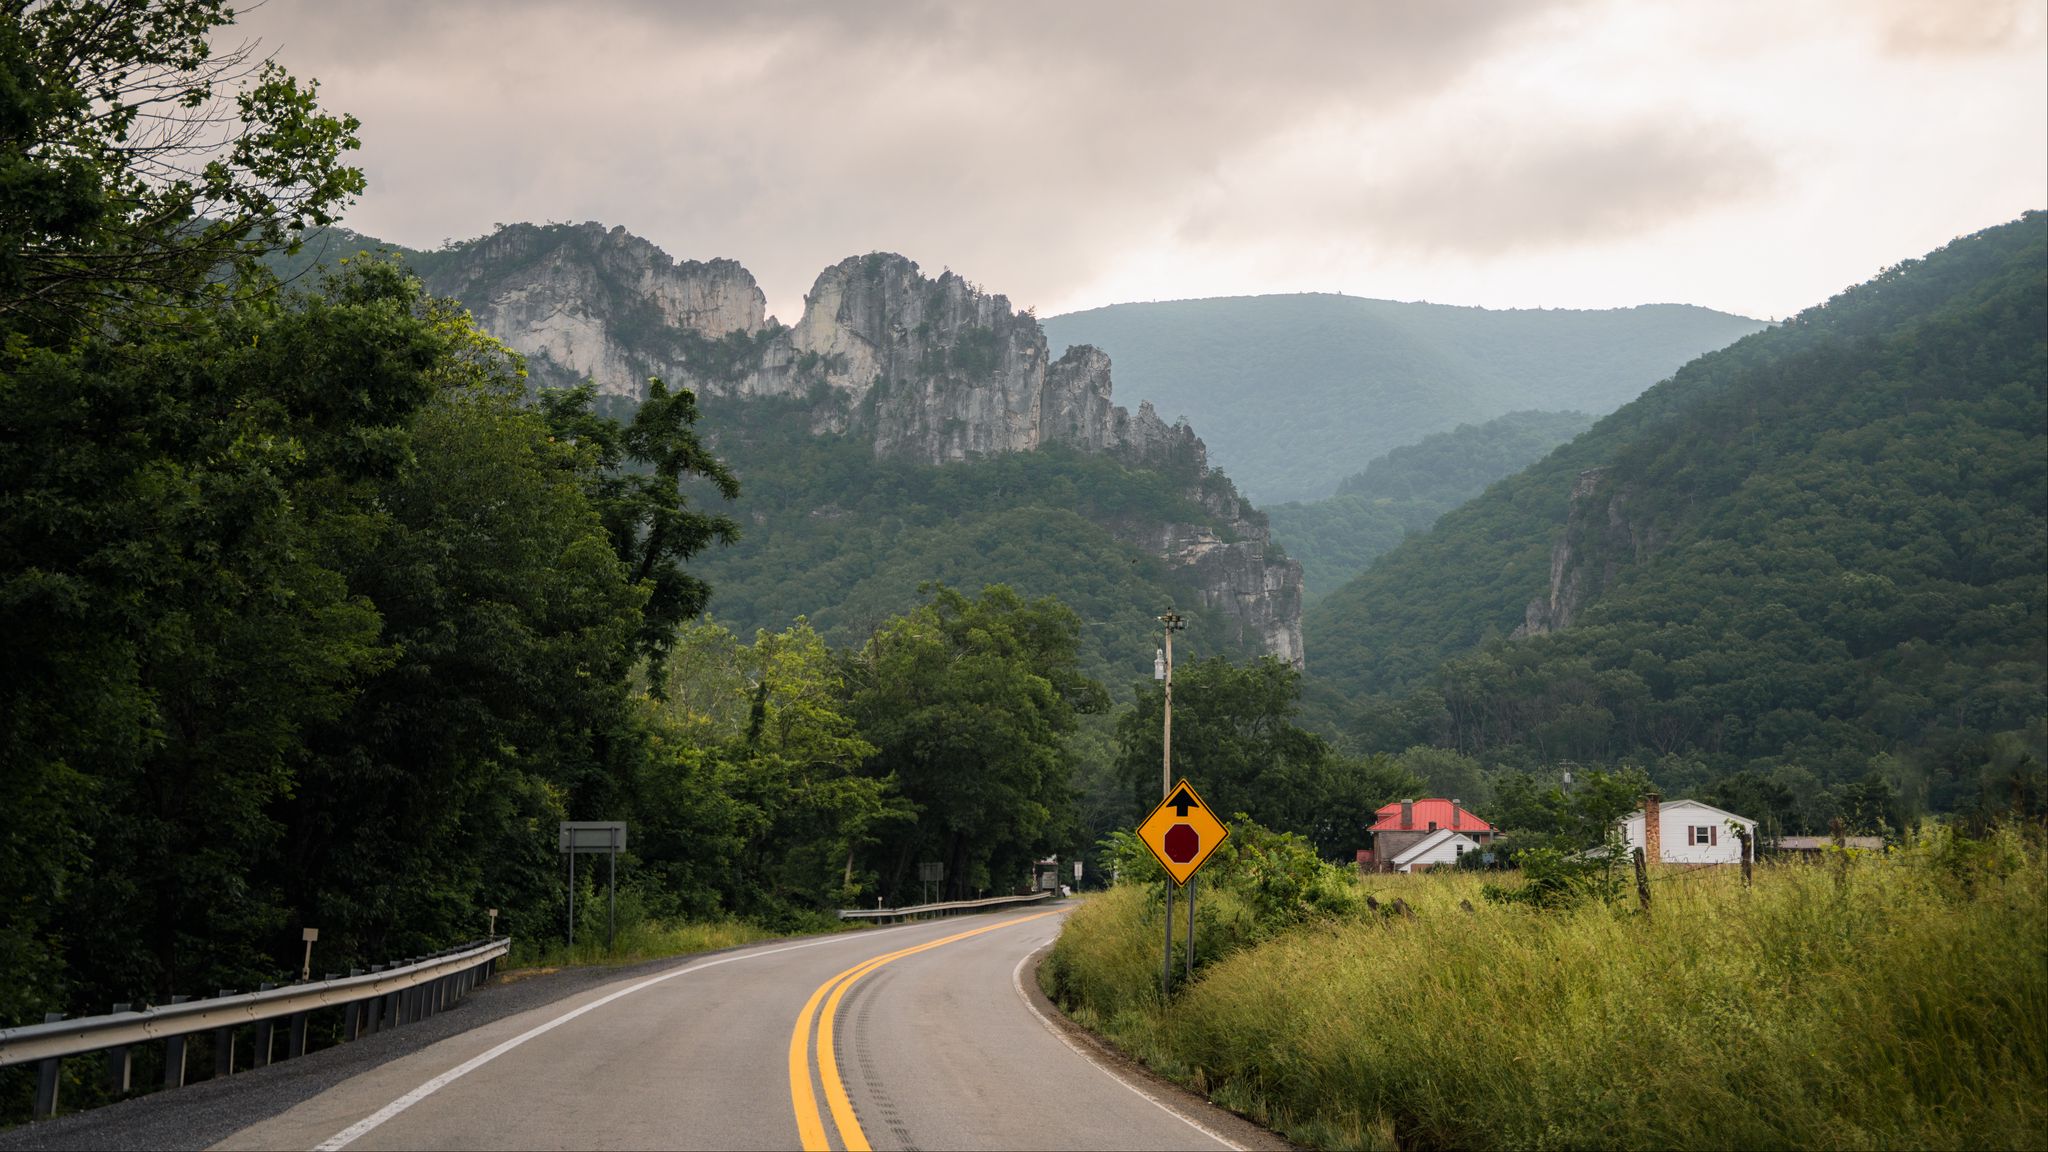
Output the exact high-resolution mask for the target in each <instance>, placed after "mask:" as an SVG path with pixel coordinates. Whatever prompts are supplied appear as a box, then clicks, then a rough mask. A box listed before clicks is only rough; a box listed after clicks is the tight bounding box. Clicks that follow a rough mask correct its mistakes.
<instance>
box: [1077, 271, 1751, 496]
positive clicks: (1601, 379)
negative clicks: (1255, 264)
mask: <svg viewBox="0 0 2048 1152" xmlns="http://www.w3.org/2000/svg"><path fill="white" fill-rule="evenodd" d="M1042 323H1043V325H1044V328H1045V332H1046V336H1047V338H1048V340H1050V342H1051V346H1052V347H1053V348H1054V349H1060V348H1063V347H1065V346H1067V345H1069V344H1092V345H1094V346H1096V347H1098V348H1101V349H1102V350H1103V351H1105V352H1107V353H1109V355H1110V358H1111V359H1112V360H1113V361H1114V362H1115V364H1116V372H1117V382H1118V386H1119V387H1120V388H1122V389H1123V394H1124V395H1125V396H1128V397H1133V398H1142V399H1146V400H1150V401H1151V402H1152V403H1153V404H1154V405H1156V406H1157V407H1158V408H1159V410H1160V411H1161V412H1162V413H1166V414H1168V415H1176V414H1177V415H1185V416H1186V417H1187V418H1188V419H1189V420H1190V421H1191V422H1193V423H1195V424H1196V425H1197V426H1199V427H1200V428H1202V429H1203V432H1204V435H1205V437H1206V438H1207V439H1208V441H1209V442H1210V445H1211V451H1212V453H1213V454H1214V457H1215V460H1216V462H1217V464H1218V465H1219V466H1221V467H1222V468H1223V469H1224V470H1225V471H1227V472H1229V473H1230V475H1231V477H1232V478H1233V479H1234V480H1236V481H1237V483H1238V484H1239V486H1240V487H1242V488H1243V489H1244V490H1245V492H1246V493H1247V494H1249V495H1252V496H1253V497H1254V498H1255V499H1258V500H1261V501H1280V500H1312V499H1317V498H1320V497H1323V496H1327V495H1330V494H1331V493H1332V492H1333V491H1334V490H1335V488H1336V485H1337V483H1338V481H1339V480H1341V479H1343V478H1344V477H1346V476H1349V475H1351V474H1352V473H1354V472H1357V471H1358V470H1359V469H1360V468H1362V467H1364V466H1365V464H1366V462H1367V461H1370V460H1372V459H1374V458H1375V457H1378V456H1381V455H1383V454H1385V453H1386V452H1388V451H1391V450H1392V449H1394V448H1397V447H1399V446H1401V445H1403V444H1412V443H1414V442H1415V441H1418V440H1420V439H1422V438H1423V437H1424V436H1427V435H1429V434H1431V433H1433V432H1442V431H1447V430H1449V429H1451V428H1454V427H1456V426H1457V425H1458V424H1461V423H1467V422H1473V421H1484V420H1490V419H1492V418H1494V417H1496V416H1500V415H1503V414H1505V413H1507V412H1511V411H1517V410H1523V409H1532V408H1537V409H1575V410H1578V411H1584V412H1591V413H1594V414H1596V415H1597V414H1600V413H1604V412H1607V411H1610V410H1612V409H1613V408H1614V407H1615V406H1616V405H1618V404H1621V403H1623V402H1625V401H1627V400H1630V399H1633V398H1634V397H1635V396H1637V395H1638V394H1640V393H1641V392H1642V390H1643V389H1645V388H1647V387H1649V386H1650V385H1651V384H1654V383H1656V382H1657V381H1659V380H1661V379H1663V378H1665V377H1666V376H1669V375H1670V374H1671V372H1672V371H1673V370H1674V369H1676V368H1677V367H1678V366H1679V365H1680V364H1683V363H1685V362H1686V361H1687V360H1690V359H1692V358H1693V357H1695V356H1697V355H1699V354H1700V353H1702V352H1705V351H1708V350H1710V349H1713V348H1719V347H1722V346H1724V345H1726V344H1728V343H1729V342H1730V341H1733V340H1735V339H1738V338H1739V337H1741V336H1744V335H1746V334H1748V333H1750V332H1753V331H1755V330H1756V329H1758V328H1759V327H1761V326H1762V325H1761V324H1760V323H1759V322H1758V321H1755V320H1750V319H1746V318H1744V317H1740V316H1731V315H1728V314H1726V313H1722V312H1715V311H1712V310H1710V309H1706V308H1696V307H1692V306H1689V305H1679V304H1653V305H1643V306H1641V307H1636V308H1625V309H1613V310H1606V311H1547V310H1521V311H1490V310H1487V309H1484V308H1460V307H1452V306H1448V305H1440V304H1420V303H1400V302H1395V301H1388V300H1367V299H1361V298H1358V297H1352V296H1333V295H1322V294H1303V295H1291V296H1237V297H1224V298H1218V299H1210V300H1179V301H1170V302H1164V303H1153V304H1117V305H1112V306H1110V307H1107V308H1096V309H1092V310H1089V311H1085V312H1074V313H1069V314H1067V315H1064V316H1054V317H1052V318H1050V319H1048V320H1045V321H1043V322H1042Z"/></svg>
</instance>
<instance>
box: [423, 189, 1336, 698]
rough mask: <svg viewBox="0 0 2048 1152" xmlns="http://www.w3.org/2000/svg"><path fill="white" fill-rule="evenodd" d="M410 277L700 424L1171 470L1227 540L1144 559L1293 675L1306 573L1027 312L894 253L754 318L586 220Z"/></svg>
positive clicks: (1207, 540)
mask: <svg viewBox="0 0 2048 1152" xmlns="http://www.w3.org/2000/svg"><path fill="white" fill-rule="evenodd" d="M424 274H425V279H426V281H427V284H428V287H429V288H431V289H433V290H434V291H436V292H439V293H442V294H445V295H450V296H454V297H455V298H456V299H458V300H461V301H462V302H463V303H464V304H465V305H466V306H468V307H469V309H470V310H471V312H472V313H474V314H475V316H476V318H477V320H478V322H479V323H480V324H481V325H482V326H483V327H484V328H485V329H486V330H487V331H489V332H491V333H492V334H493V335H495V336H497V337H498V338H499V339H500V340H503V341H504V342H505V343H506V344H507V345H509V346H511V347H512V348H513V349H515V350H516V351H518V352H520V353H522V354H524V355H525V356H526V357H528V359H529V362H530V364H531V365H532V370H533V371H534V372H535V374H536V375H537V376H539V377H540V378H541V380H542V381H543V382H545V383H565V382H573V381H579V380H583V379H589V380H591V381H593V382H594V383H595V384H596V387H597V390H598V391H599V393H600V394H602V395H607V396H615V397H620V398H624V399H635V400H637V399H638V398H639V397H640V396H642V395H644V394H645V390H646V382H647V378H648V377H650V376H659V377H662V378H663V379H665V380H668V381H669V382H671V383H676V384H683V385H687V386H689V387H691V388H692V389H694V390H696V392H697V393H698V395H699V396H700V397H701V398H703V400H704V401H705V405H706V407H707V408H708V409H710V410H712V411H714V412H715V411H716V408H717V406H718V405H719V404H720V403H730V402H738V401H741V400H745V399H749V398H760V397H780V398H785V399H795V400H798V401H800V402H804V403H806V404H808V405H809V406H810V407H809V411H810V423H811V427H812V429H813V430H814V431H815V432H818V433H821V434H826V433H831V434H845V435H850V436H856V437H860V438H863V439H866V440H868V441H869V442H870V443H872V445H873V446H874V450H875V452H876V453H877V454H881V455H888V456H896V457H903V458H908V459H913V460H918V461H921V462H925V463H931V464H944V463H950V462H956V461H964V460H968V459H971V458H973V457H976V456H987V455H992V454H997V453H1004V452H1028V451H1032V450H1034V449H1037V448H1040V447H1043V446H1047V445H1055V444H1058V445H1068V446H1071V447H1075V448H1078V449H1081V450H1083V451H1089V452H1106V453H1113V454H1116V455H1117V456H1119V457H1121V458H1123V459H1125V460H1127V461H1128V462H1130V463H1132V464H1138V465H1145V466H1151V467H1162V468H1169V469H1172V470H1173V471H1175V472H1176V473H1177V474H1178V473H1180V472H1183V471H1184V472H1185V474H1186V475H1188V476H1190V477H1193V478H1194V482H1195V484H1196V485H1197V487H1198V488H1199V489H1200V493H1199V497H1198V500H1199V502H1200V503H1201V504H1202V506H1203V507H1204V508H1205V509H1206V510H1208V511H1210V512H1211V513H1212V514H1213V515H1215V516H1216V517H1217V518H1218V520H1219V521H1220V522H1222V524H1224V525H1225V526H1226V528H1225V530H1224V531H1221V532H1219V531H1217V530H1216V529H1215V528H1212V527H1206V526H1192V525H1175V524H1167V525H1154V526H1150V531H1149V532H1148V533H1145V535H1146V536H1147V537H1148V538H1147V539H1145V540H1144V541H1143V543H1144V545H1145V546H1147V547H1151V548H1156V549H1157V550H1158V554H1159V555H1161V556H1162V557H1165V558H1167V559H1168V560H1170V561H1172V562H1174V563H1175V564H1176V565H1177V566H1179V567H1182V568H1184V569H1186V570H1188V575H1189V576H1190V577H1191V578H1192V580H1193V582H1194V583H1195V584H1196V586H1197V587H1198V589H1199V591H1200V596H1201V598H1202V601H1203V604H1204V606H1206V607H1208V608H1211V609H1214V610H1217V611H1219V612H1222V613H1224V614H1225V615H1226V616H1227V617H1228V618H1230V619H1232V620H1233V621H1235V623H1236V626H1237V628H1238V630H1239V631H1240V633H1241V635H1242V637H1243V639H1245V640H1246V641H1248V642H1255V643H1256V644H1257V645H1258V646H1259V647H1260V648H1262V649H1263V650H1264V651H1266V652H1269V653H1271V654H1274V655H1277V656H1281V657H1283V658H1285V659H1287V660H1289V661H1290V662H1292V663H1294V664H1295V665H1296V666H1300V665H1301V664H1302V662H1303V659H1302V643H1301V566H1300V565H1299V564H1297V563H1295V562H1293V561H1291V560H1286V559H1284V558H1281V557H1279V556H1277V555H1275V556H1268V548H1269V539H1268V535H1267V529H1266V522H1265V517H1264V516H1263V515H1261V514H1259V513H1257V512H1255V511H1253V510H1251V509H1250V508H1249V506H1247V505H1245V504H1244V502H1243V501H1242V500H1240V499H1239V497H1238V496H1237V493H1236V491H1235V490H1234V489H1232V488H1231V487H1230V485H1229V483H1228V481H1227V480H1223V478H1222V477H1221V476H1219V475H1215V474H1212V473H1210V472H1209V470H1208V464H1207V451H1206V449H1205V448H1204V446H1203V444H1202V441H1201V440H1200V438H1198V437H1197V436H1196V435H1195V433H1194V430H1193V429H1192V428H1189V427H1188V426H1187V424H1186V423H1185V422H1181V423H1175V424H1171V425H1169V424H1167V423H1166V422H1165V421H1164V420H1162V419H1161V418H1160V417H1159V414H1158V413H1157V412H1156V411H1154V410H1153V408H1152V405H1150V404H1149V403H1141V404H1140V405H1139V406H1138V410H1137V412H1136V413H1135V414H1133V413H1131V412H1129V411H1128V410H1126V409H1124V408H1122V407H1119V406H1117V405H1115V404H1113V403H1111V400H1110V362H1109V357H1108V356H1107V355H1106V354H1104V353H1103V352H1101V351H1100V350H1099V349H1096V348H1092V347H1087V346H1076V347H1073V348H1070V349H1068V350H1067V352H1066V354H1065V355H1063V356H1061V357H1060V358H1059V359H1058V360H1053V359H1051V357H1050V356H1049V355H1048V351H1047V346H1046V339H1045V333H1044V331H1043V330H1042V329H1041V328H1040V327H1039V325H1038V320H1037V318H1036V317H1035V316H1033V315H1032V314H1031V313H1029V312H1028V311H1027V312H1018V311H1016V310H1015V309H1014V308H1012V307H1011V304H1010V301H1009V300H1008V299H1007V298H1006V297H1003V296H1000V295H993V294H990V293H987V292H984V291H982V290H981V289H980V288H978V287H976V286H974V285H973V284H970V283H968V281H967V280H966V279H964V278H963V277H961V276H959V275H957V274H955V273H953V272H951V271H947V272H944V273H942V274H941V275H940V276H938V277H937V278H936V279H933V278H931V277H927V276H925V275H924V274H923V273H922V271H920V269H919V268H918V266H917V264H916V263H915V262H913V261H911V260H908V259H906V258H904V257H902V256H898V255H895V254H892V253H881V252H877V253H870V254H869V255H866V256H857V257H850V258H848V259H846V260H842V261H840V262H839V263H837V264H835V265H833V266H831V267H829V268H827V269H825V270H824V271H823V272H822V273H820V274H819V276H818V279H817V281H816V283H815V284H814V285H813V286H812V288H811V291H810V293H809V294H808V295H806V296H805V297H804V314H803V316H802V318H801V319H799V320H798V321H797V323H796V324H795V325H794V326H787V327H785V326H784V325H782V324H780V323H779V322H777V321H775V320H773V319H771V318H768V317H766V316H765V314H764V313H765V298H764V297H763V295H762V293H761V290H760V288H759V287H758V286H757V285H756V284H755V282H754V278H753V276H752V274H750V273H749V272H748V271H747V270H746V269H745V268H743V267H741V266H740V265H739V264H737V263H734V262H733V261H730V260H713V261H709V262H697V261H684V262H681V263H678V262H676V261H674V260H672V259H670V258H669V256H668V255H667V254H666V253H663V252H662V251H661V250H660V249H658V248H656V247H655V246H654V245H652V244H650V243H648V242H647V241H645V240H642V239H640V238H638V237H636V236H633V235H631V234H629V233H627V232H626V231H625V230H624V229H621V228H613V229H611V230H609V231H607V230H605V229H604V228H602V227H601V226H599V225H596V224H584V225H580V226H574V227H569V226H560V225H556V226H550V227H546V228H542V227H536V226H533V225H514V226H511V227H507V228H503V229H500V230H499V231H498V232H497V233H495V234H494V235H492V236H489V237H486V238H484V239H482V240H479V241H476V242H474V243H473V244H469V245H463V246H459V247H457V248H455V249H452V250H447V251H444V252H442V253H436V254H433V255H432V257H431V260H430V262H429V263H428V264H427V266H426V268H425V270H424ZM1212 477H1213V479H1212ZM1190 495H1191V496H1192V495H1195V493H1193V492H1191V493H1190ZM1133 542H1137V541H1135V540H1134V541H1133Z"/></svg>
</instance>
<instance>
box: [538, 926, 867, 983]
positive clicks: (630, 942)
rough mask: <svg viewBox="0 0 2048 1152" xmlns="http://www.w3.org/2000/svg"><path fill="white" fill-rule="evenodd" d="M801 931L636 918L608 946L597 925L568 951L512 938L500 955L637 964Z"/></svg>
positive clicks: (558, 943) (559, 943)
mask: <svg viewBox="0 0 2048 1152" xmlns="http://www.w3.org/2000/svg"><path fill="white" fill-rule="evenodd" d="M830 930H831V929H830V928H828V927H826V926H823V925H820V926H819V927H818V928H816V929H812V931H821V932H822V931H830ZM802 934H803V933H790V932H777V931H774V930H772V929H768V928H763V927H761V926H760V925H758V924H753V923H750V922H748V921H745V920H709V921H678V922H669V921H664V920H652V919H650V920H637V921H635V922H634V923H632V924H629V925H621V926H620V928H619V933H618V939H617V941H616V942H615V944H614V946H613V947H611V948H609V949H607V948H606V947H605V942H604V929H603V927H601V926H600V927H599V928H598V930H597V931H596V932H594V933H591V934H589V935H587V936H586V935H583V934H579V935H578V936H577V937H576V948H575V951H574V952H573V953H572V952H571V951H570V948H569V944H568V942H567V941H566V940H564V939H562V938H560V937H556V938H554V939H552V940H548V941H546V942H543V943H539V944H534V945H529V944H527V943H526V942H525V941H516V942H515V944H514V947H513V949H512V955H510V956H509V957H507V958H506V965H505V967H506V970H508V971H519V970H522V969H528V968H548V969H552V968H566V967H570V966H573V965H590V964H637V963H639V962H640V961H642V960H660V959H663V958H665V957H669V956H683V955H687V954H689V953H692V952H715V951H717V950H718V949H720V948H732V947H736V946H738V945H741V944H752V943H753V942H754V941H756V940H773V939H776V938H777V937H781V936H789V935H802Z"/></svg>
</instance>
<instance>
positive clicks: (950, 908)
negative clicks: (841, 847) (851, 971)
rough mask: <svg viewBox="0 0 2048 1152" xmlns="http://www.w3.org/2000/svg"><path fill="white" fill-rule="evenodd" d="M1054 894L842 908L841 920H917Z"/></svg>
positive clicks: (1035, 901)
mask: <svg viewBox="0 0 2048 1152" xmlns="http://www.w3.org/2000/svg"><path fill="white" fill-rule="evenodd" d="M1051 896H1052V893H1050V892H1033V893H1032V894H1031V895H1029V896H990V897H988V898H987V899H985V900H952V901H948V902H946V903H944V904H912V905H911V906H909V907H908V908H842V909H840V911H839V918H840V919H841V920H867V921H871V922H873V923H877V924H879V923H882V922H883V921H886V920H916V919H919V918H920V917H924V916H951V915H953V914H954V913H956V912H976V911H980V910H981V909H983V908H999V907H1002V906H1003V905H1006V904H1035V903H1037V902H1038V901H1040V900H1045V899H1048V898H1049V897H1051Z"/></svg>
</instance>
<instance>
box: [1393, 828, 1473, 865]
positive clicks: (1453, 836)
mask: <svg viewBox="0 0 2048 1152" xmlns="http://www.w3.org/2000/svg"><path fill="white" fill-rule="evenodd" d="M1452 840H1463V841H1464V842H1465V844H1466V846H1467V847H1469V848H1477V847H1479V842H1478V841H1477V840H1474V839H1472V838H1471V837H1470V836H1467V835H1465V834H1464V832H1462V831H1458V830H1453V829H1450V828H1439V829H1437V830H1436V831H1434V832H1432V833H1430V834H1429V835H1427V836H1424V837H1423V838H1422V839H1420V840H1417V841H1416V842H1415V843H1414V845H1413V846H1411V847H1410V848H1409V849H1408V850H1407V851H1406V852H1403V853H1401V854H1400V855H1399V856H1396V857H1394V863H1395V864H1396V865H1397V866H1398V865H1401V864H1406V863H1407V862H1408V861H1410V860H1413V859H1415V858H1416V857H1417V856H1421V855H1422V854H1424V853H1426V852H1429V851H1430V850H1432V849H1435V848H1439V847H1442V846H1443V845H1444V844H1445V843H1447V842H1449V841H1452Z"/></svg>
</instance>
